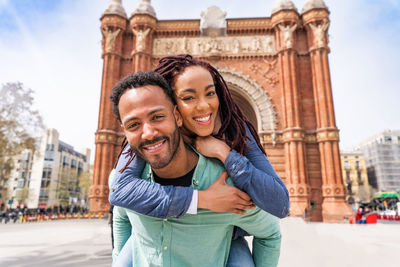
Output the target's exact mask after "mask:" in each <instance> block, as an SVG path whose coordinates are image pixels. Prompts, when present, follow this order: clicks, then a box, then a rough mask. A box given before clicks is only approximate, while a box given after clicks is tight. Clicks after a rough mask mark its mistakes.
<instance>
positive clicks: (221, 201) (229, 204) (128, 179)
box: [109, 145, 253, 218]
mask: <svg viewBox="0 0 400 267" xmlns="http://www.w3.org/2000/svg"><path fill="white" fill-rule="evenodd" d="M128 149H129V145H128V146H127V147H126V148H125V149H124V150H125V152H126V151H127V150H128ZM128 160H129V155H128V154H122V155H121V157H120V158H119V159H118V164H117V167H116V172H115V176H114V180H113V182H112V184H111V188H110V195H109V200H110V203H111V204H113V205H116V206H120V207H124V208H127V209H130V210H133V211H136V212H138V213H141V214H144V215H148V216H152V217H157V218H169V217H180V216H183V215H184V214H186V212H187V211H188V209H189V207H190V206H191V208H193V209H194V210H195V211H197V208H203V209H209V210H212V211H215V212H233V213H238V214H242V213H244V212H243V209H246V208H247V209H248V208H252V207H253V206H252V203H251V201H250V197H249V196H248V195H247V194H246V193H244V192H241V191H240V190H238V189H237V188H235V187H232V186H229V185H227V184H226V183H225V182H224V180H223V179H218V181H217V182H215V183H214V184H213V185H211V186H210V187H209V188H208V189H206V190H204V191H199V192H198V202H197V198H194V196H195V197H197V191H194V190H193V189H192V188H191V187H182V186H162V185H160V184H158V183H150V182H148V181H145V180H142V179H141V178H140V177H141V173H142V171H143V168H144V166H145V162H144V160H142V159H140V158H138V157H135V159H134V160H133V161H132V162H131V163H130V164H129V166H128V167H127V168H126V169H125V170H124V172H123V173H120V172H119V170H121V169H122V168H123V167H124V166H125V165H126V163H127V161H128ZM221 176H222V175H221Z"/></svg>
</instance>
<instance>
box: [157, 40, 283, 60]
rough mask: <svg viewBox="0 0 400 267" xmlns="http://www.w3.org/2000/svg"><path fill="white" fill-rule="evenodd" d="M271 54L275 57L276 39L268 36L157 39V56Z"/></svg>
mask: <svg viewBox="0 0 400 267" xmlns="http://www.w3.org/2000/svg"><path fill="white" fill-rule="evenodd" d="M184 53H188V54H192V55H204V54H227V55H230V54H239V53H242V54H256V53H259V54H269V55H274V54H275V53H276V50H275V38H274V36H272V35H267V36H253V37H249V36H237V37H217V38H211V37H200V38H162V39H155V40H154V44H153V54H154V55H155V56H164V55H174V54H184Z"/></svg>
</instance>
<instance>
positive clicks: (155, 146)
mask: <svg viewBox="0 0 400 267" xmlns="http://www.w3.org/2000/svg"><path fill="white" fill-rule="evenodd" d="M162 144H163V142H161V143H159V144H157V145H154V146H148V147H147V149H156V148H157V147H159V146H161V145H162Z"/></svg>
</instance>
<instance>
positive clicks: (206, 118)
mask: <svg viewBox="0 0 400 267" xmlns="http://www.w3.org/2000/svg"><path fill="white" fill-rule="evenodd" d="M210 117H211V115H208V116H207V117H203V118H197V119H194V120H195V121H201V122H205V121H208V120H209V119H210Z"/></svg>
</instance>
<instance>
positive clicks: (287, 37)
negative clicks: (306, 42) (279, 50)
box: [278, 24, 297, 48]
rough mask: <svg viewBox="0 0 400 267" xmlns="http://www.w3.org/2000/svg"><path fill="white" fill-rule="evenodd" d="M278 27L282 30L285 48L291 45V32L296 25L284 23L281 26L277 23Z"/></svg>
mask: <svg viewBox="0 0 400 267" xmlns="http://www.w3.org/2000/svg"><path fill="white" fill-rule="evenodd" d="M278 27H279V29H280V30H281V31H282V32H283V42H284V43H285V47H286V48H292V47H293V32H294V31H295V30H296V27H297V25H296V24H293V26H290V25H286V26H282V25H281V24H279V25H278Z"/></svg>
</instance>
